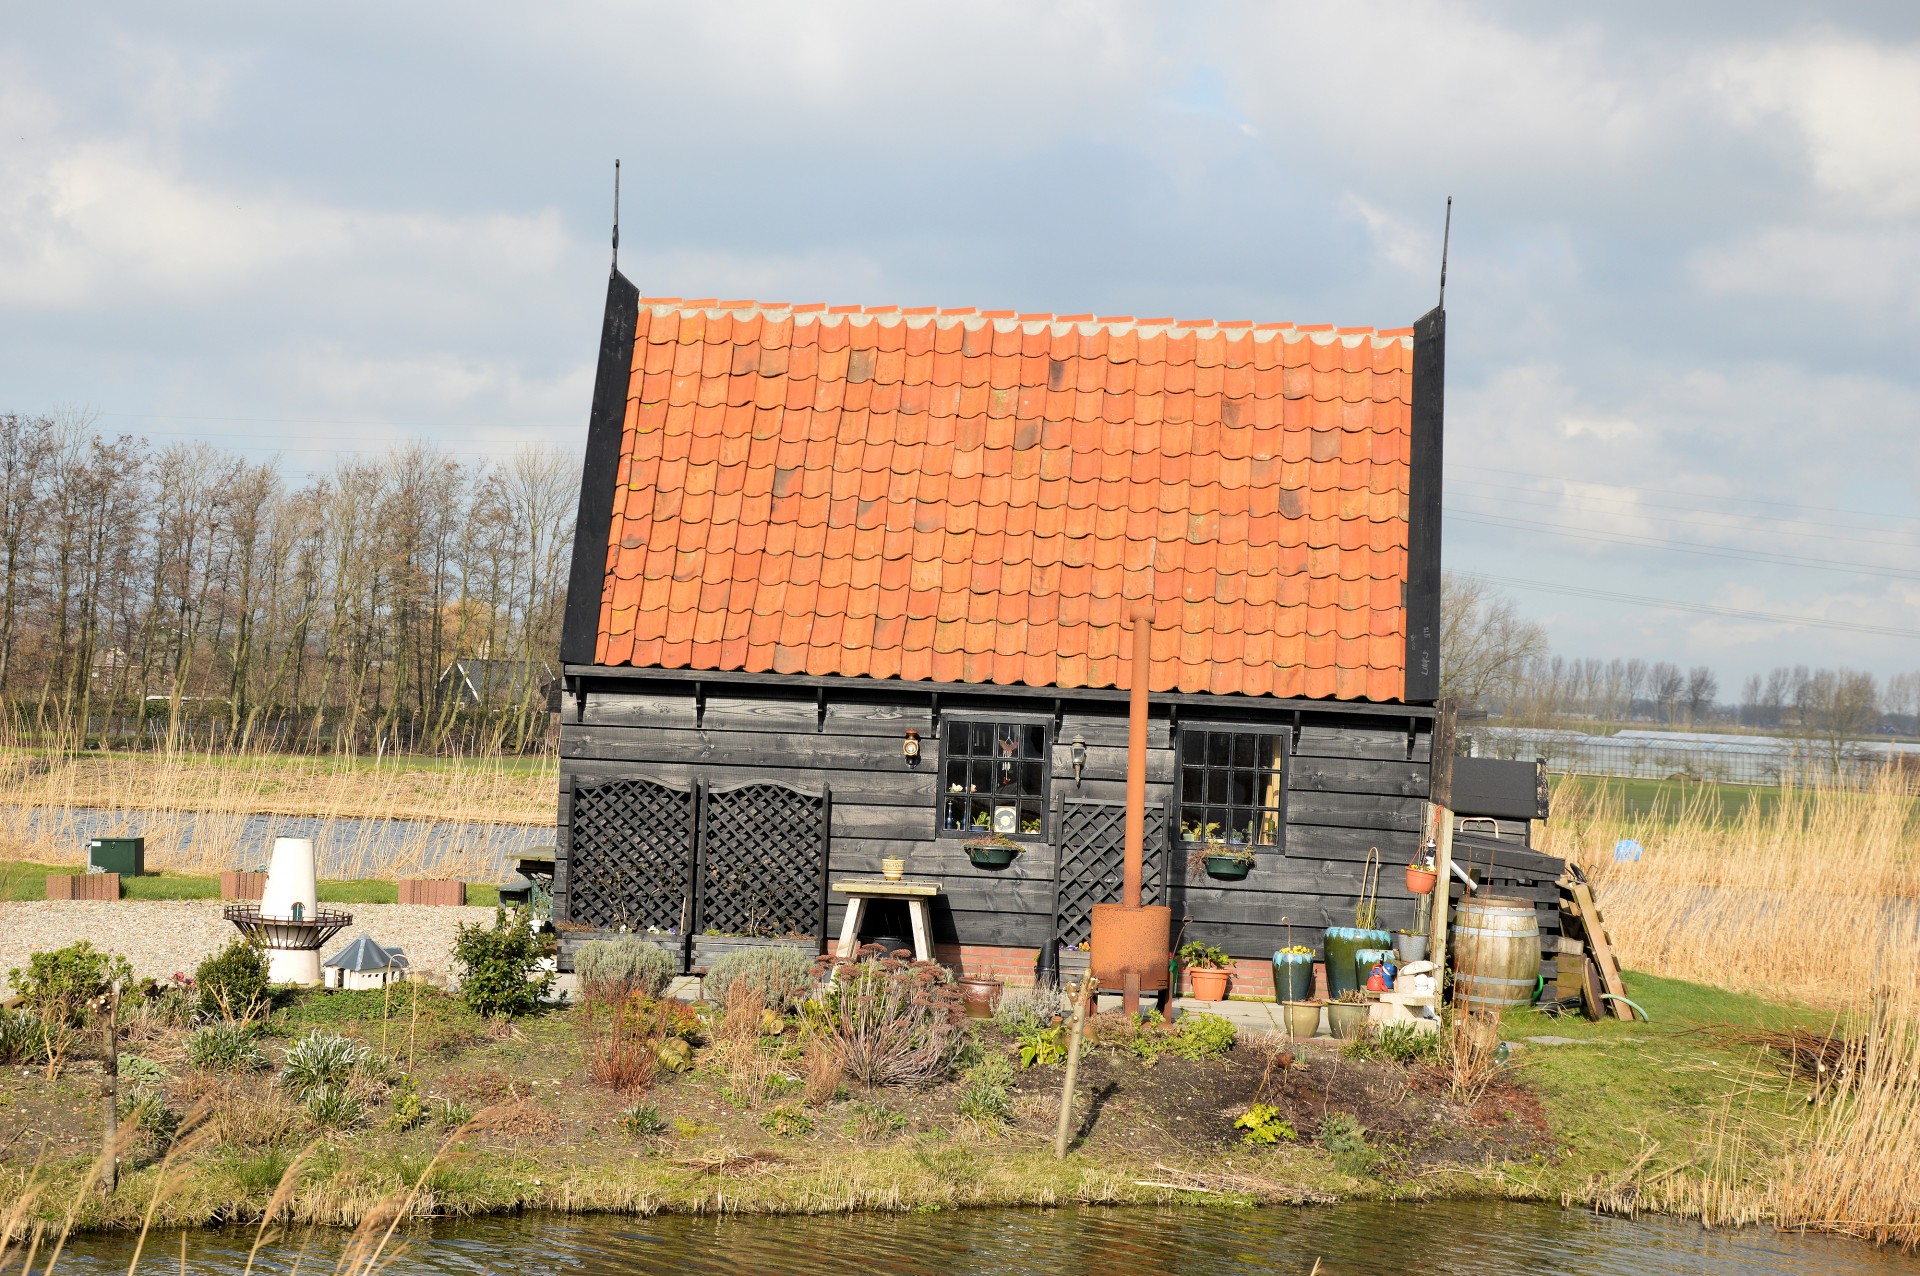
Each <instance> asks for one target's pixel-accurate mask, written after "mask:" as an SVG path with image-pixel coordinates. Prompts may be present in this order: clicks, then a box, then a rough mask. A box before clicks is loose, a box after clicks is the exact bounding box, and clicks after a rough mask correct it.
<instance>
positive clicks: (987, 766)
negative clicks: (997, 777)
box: [967, 760, 993, 793]
mask: <svg viewBox="0 0 1920 1276" xmlns="http://www.w3.org/2000/svg"><path fill="white" fill-rule="evenodd" d="M972 767H973V779H972V780H971V781H969V783H970V784H971V785H972V787H971V788H969V789H968V790H967V792H969V793H990V792H992V791H993V763H991V762H987V761H984V760H982V761H977V762H974V763H972Z"/></svg>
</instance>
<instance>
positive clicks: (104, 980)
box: [7, 939, 133, 1024]
mask: <svg viewBox="0 0 1920 1276" xmlns="http://www.w3.org/2000/svg"><path fill="white" fill-rule="evenodd" d="M7 982H8V983H10V984H12V985H13V988H14V991H16V992H18V993H19V994H20V1000H21V1001H22V1002H23V1003H25V1005H26V1007H27V1009H29V1010H31V1011H33V1012H34V1013H35V1014H37V1015H39V1016H40V1017H41V1018H42V1019H44V1020H47V1021H49V1022H53V1021H58V1022H60V1023H67V1024H75V1023H79V1022H80V1021H81V1019H82V1018H83V1017H84V1016H85V1014H86V1010H87V1003H88V1002H90V1001H93V1000H95V999H97V998H100V997H104V996H106V994H107V992H108V990H109V989H111V988H112V987H113V985H114V984H115V983H116V982H117V983H119V984H121V985H122V986H123V987H125V986H129V985H131V984H132V983H133V967H132V966H131V965H129V964H128V963H127V959H126V958H125V957H121V956H119V955H117V954H114V953H103V952H101V951H100V950H99V949H97V948H95V947H94V946H93V945H92V944H90V943H88V942H87V941H86V940H84V939H83V940H80V941H79V942H78V943H73V944H68V945H67V946H66V947H65V948H57V949H55V950H53V951H52V952H46V953H34V954H33V955H31V956H30V957H28V958H27V968H26V969H25V970H20V969H18V968H15V969H14V970H11V971H9V972H7Z"/></svg>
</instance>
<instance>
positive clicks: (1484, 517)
mask: <svg viewBox="0 0 1920 1276" xmlns="http://www.w3.org/2000/svg"><path fill="white" fill-rule="evenodd" d="M1446 516H1447V517H1448V518H1452V519H1456V520H1458V521H1460V522H1463V523H1480V524H1484V525H1486V526H1488V527H1512V528H1519V529H1523V530H1526V531H1536V532H1545V533H1547V534H1548V535H1549V536H1563V537H1565V538H1567V539H1568V540H1579V541H1590V542H1595V543H1600V544H1608V545H1630V546H1638V547H1644V548H1647V549H1658V550H1663V551H1669V552H1672V553H1679V554H1700V555H1703V556H1706V557H1710V558H1734V559H1741V560H1744V561H1746V562H1754V563H1778V564H1780V565H1781V566H1784V567H1804V568H1808V569H1810V570H1813V571H1842V572H1851V573H1853V574H1855V575H1859V576H1879V577H1883V578H1885V579H1888V580H1912V581H1920V571H1906V570H1902V569H1901V568H1898V567H1873V566H1867V565H1863V564H1859V563H1847V562H1842V561H1840V560H1838V559H1832V558H1808V557H1804V556H1802V555H1799V554H1774V553H1769V552H1768V551H1766V550H1757V549H1755V550H1748V549H1737V548H1732V547H1725V546H1714V545H1702V544H1700V543H1699V542H1697V541H1676V540H1670V539H1667V538H1666V537H1660V536H1637V535H1635V534H1633V533H1631V532H1605V531H1574V530H1572V529H1570V528H1568V527H1566V526H1565V525H1564V524H1555V523H1540V522H1534V521H1532V520H1529V519H1521V518H1505V517H1499V516H1495V515H1490V514H1469V513H1466V512H1464V511H1456V510H1448V511H1447V512H1446Z"/></svg>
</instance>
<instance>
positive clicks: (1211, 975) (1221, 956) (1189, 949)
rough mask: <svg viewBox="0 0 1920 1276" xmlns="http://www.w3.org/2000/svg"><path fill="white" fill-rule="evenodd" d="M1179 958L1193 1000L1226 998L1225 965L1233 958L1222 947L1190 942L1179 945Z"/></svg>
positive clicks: (1220, 999)
mask: <svg viewBox="0 0 1920 1276" xmlns="http://www.w3.org/2000/svg"><path fill="white" fill-rule="evenodd" d="M1179 958H1180V964H1181V965H1182V966H1185V967H1186V968H1187V981H1188V983H1190V984H1191V985H1192V987H1193V998H1194V1000H1195V1001H1225V1000H1226V999H1227V980H1228V978H1229V975H1228V974H1227V967H1228V965H1230V964H1231V963H1232V961H1233V959H1232V958H1231V957H1229V956H1227V954H1226V951H1225V950H1224V949H1220V948H1215V947H1214V946H1213V945H1212V944H1202V943H1197V942H1190V943H1185V944H1182V945H1180V953H1179Z"/></svg>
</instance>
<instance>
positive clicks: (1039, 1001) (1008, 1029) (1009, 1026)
mask: <svg viewBox="0 0 1920 1276" xmlns="http://www.w3.org/2000/svg"><path fill="white" fill-rule="evenodd" d="M1059 1013H1060V994H1059V992H1057V991H1056V990H1054V989H1052V988H1009V989H1007V990H1006V991H1005V992H1003V993H1001V994H1000V1001H999V1004H997V1005H996V1006H994V1008H993V1026H994V1027H996V1028H998V1029H999V1030H1000V1031H1002V1032H1004V1033H1006V1034H1007V1035H1008V1036H1009V1037H1023V1036H1025V1035H1026V1034H1027V1033H1029V1032H1032V1031H1033V1030H1034V1029H1036V1028H1045V1027H1047V1026H1049V1025H1050V1024H1052V1023H1053V1019H1054V1016H1055V1015H1058V1014H1059Z"/></svg>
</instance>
